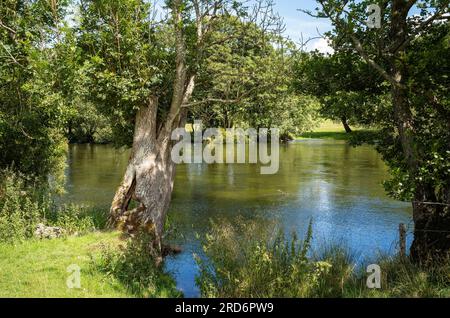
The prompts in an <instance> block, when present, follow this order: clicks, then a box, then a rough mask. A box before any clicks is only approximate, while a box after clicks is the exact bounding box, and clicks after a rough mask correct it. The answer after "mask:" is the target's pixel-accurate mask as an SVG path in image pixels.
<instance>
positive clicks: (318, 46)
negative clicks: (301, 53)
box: [308, 38, 334, 54]
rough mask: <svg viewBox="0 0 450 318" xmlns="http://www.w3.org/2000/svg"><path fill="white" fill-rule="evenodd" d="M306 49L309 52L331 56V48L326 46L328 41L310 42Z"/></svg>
mask: <svg viewBox="0 0 450 318" xmlns="http://www.w3.org/2000/svg"><path fill="white" fill-rule="evenodd" d="M308 49H309V50H310V51H314V50H318V51H319V52H321V53H326V54H333V53H334V50H333V48H332V47H331V46H330V45H329V44H328V40H327V39H324V38H321V39H317V40H313V41H311V44H310V45H308Z"/></svg>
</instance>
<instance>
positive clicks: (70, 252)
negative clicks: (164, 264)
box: [0, 232, 180, 298]
mask: <svg viewBox="0 0 450 318" xmlns="http://www.w3.org/2000/svg"><path fill="white" fill-rule="evenodd" d="M123 251H124V242H123V241H121V240H119V233H117V232H95V233H90V234H87V235H85V236H81V237H68V238H61V239H55V240H43V241H37V240H28V241H25V242H23V243H20V244H17V245H11V244H7V243H2V244H0V255H1V258H0V297H7V298H10V297H13V298H15V297H20V298H22V297H25V298H36V297H38V298H41V297H44V298H47V297H50V298H99V297H105V298H106V297H112V298H128V297H175V296H176V297H178V296H180V293H179V292H177V291H176V290H175V283H174V282H173V280H172V279H171V278H170V277H169V276H168V275H167V274H164V273H160V272H159V271H158V270H156V269H155V268H154V267H152V265H150V263H149V260H150V257H149V256H144V255H141V256H140V257H139V262H136V261H135V260H134V261H133V259H130V257H129V255H130V254H129V253H128V254H127V253H126V252H123ZM128 251H129V249H128ZM125 261H126V262H127V264H130V266H131V267H133V266H134V267H135V268H134V269H133V270H131V269H130V267H127V266H123V264H124V262H125ZM150 261H151V260H150ZM138 263H139V264H145V265H148V266H145V268H142V267H143V266H141V268H139V267H138V266H136V265H137V264H138ZM71 265H76V266H78V267H79V268H80V283H81V288H79V289H78V288H73V289H70V288H68V287H67V279H68V278H69V276H70V275H71V273H69V272H67V269H68V267H69V266H71ZM118 271H120V272H118ZM144 284H145V285H144Z"/></svg>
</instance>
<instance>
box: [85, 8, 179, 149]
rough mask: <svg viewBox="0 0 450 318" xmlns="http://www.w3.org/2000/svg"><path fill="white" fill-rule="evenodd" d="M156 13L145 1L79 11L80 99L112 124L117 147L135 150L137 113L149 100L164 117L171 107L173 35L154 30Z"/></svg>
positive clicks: (158, 28)
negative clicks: (156, 102)
mask: <svg viewBox="0 0 450 318" xmlns="http://www.w3.org/2000/svg"><path fill="white" fill-rule="evenodd" d="M152 9H153V8H152V6H151V5H150V3H149V2H146V1H142V0H119V1H116V0H114V1H113V0H101V1H83V2H82V3H81V6H80V25H79V27H78V32H79V34H80V36H79V38H78V47H79V48H80V50H81V51H82V66H81V67H80V69H79V73H78V74H79V76H78V80H77V82H78V83H77V86H78V87H79V94H80V96H82V98H83V100H84V102H86V103H93V104H94V105H95V107H97V109H98V110H99V111H100V112H101V114H102V115H103V116H106V117H107V118H108V120H109V121H110V125H111V128H112V133H113V135H112V139H113V142H114V143H116V144H118V145H130V144H131V142H132V136H133V129H134V118H135V113H136V111H137V110H138V109H139V108H140V107H142V106H146V105H147V103H148V99H149V96H152V95H153V96H159V97H160V100H159V107H160V108H161V109H160V112H159V114H160V116H163V114H164V113H165V112H166V111H167V109H168V106H169V104H168V101H167V99H168V98H169V97H168V96H170V94H171V91H172V87H171V85H170V83H171V79H172V78H173V73H172V69H171V66H172V65H174V52H173V50H172V49H169V48H168V46H169V45H170V44H171V43H172V42H171V38H172V35H171V33H169V32H168V30H167V29H166V27H164V26H156V24H155V25H153V22H154V21H152V20H151V19H150V18H149V17H151V16H152V14H151V10H152Z"/></svg>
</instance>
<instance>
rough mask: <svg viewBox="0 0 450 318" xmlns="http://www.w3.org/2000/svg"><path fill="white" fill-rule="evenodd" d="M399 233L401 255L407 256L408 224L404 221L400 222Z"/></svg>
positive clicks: (402, 256)
mask: <svg viewBox="0 0 450 318" xmlns="http://www.w3.org/2000/svg"><path fill="white" fill-rule="evenodd" d="M399 234H400V236H399V237H400V257H401V258H405V257H406V226H405V224H403V223H400V226H399Z"/></svg>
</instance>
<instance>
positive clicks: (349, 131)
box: [341, 116, 352, 134]
mask: <svg viewBox="0 0 450 318" xmlns="http://www.w3.org/2000/svg"><path fill="white" fill-rule="evenodd" d="M341 121H342V125H343V126H344V129H345V132H346V133H347V134H349V133H351V132H352V129H351V128H350V126H349V124H348V120H347V117H345V116H344V117H342V118H341Z"/></svg>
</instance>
